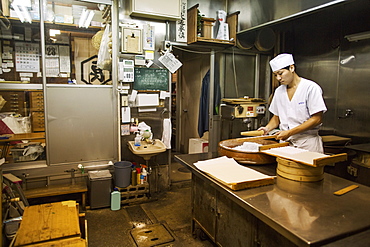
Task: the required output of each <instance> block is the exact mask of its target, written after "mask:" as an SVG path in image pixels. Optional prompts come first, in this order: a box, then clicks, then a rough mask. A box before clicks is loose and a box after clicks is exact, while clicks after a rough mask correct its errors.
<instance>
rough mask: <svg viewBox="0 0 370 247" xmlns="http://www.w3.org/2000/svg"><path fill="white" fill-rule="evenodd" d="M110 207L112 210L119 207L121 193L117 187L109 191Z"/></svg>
mask: <svg viewBox="0 0 370 247" xmlns="http://www.w3.org/2000/svg"><path fill="white" fill-rule="evenodd" d="M110 209H111V210H113V211H115V210H120V209H121V193H120V192H119V191H118V189H117V188H114V191H112V192H111V197H110Z"/></svg>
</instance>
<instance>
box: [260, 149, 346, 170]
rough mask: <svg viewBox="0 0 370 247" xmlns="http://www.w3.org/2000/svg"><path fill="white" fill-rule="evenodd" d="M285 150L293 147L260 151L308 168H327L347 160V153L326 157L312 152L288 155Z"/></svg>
mask: <svg viewBox="0 0 370 247" xmlns="http://www.w3.org/2000/svg"><path fill="white" fill-rule="evenodd" d="M263 148H266V147H263ZM284 148H292V147H282V148H271V149H266V150H262V149H260V151H261V152H262V153H265V154H268V155H272V156H276V157H281V158H285V159H289V160H292V161H295V162H298V163H301V164H305V165H308V166H313V167H318V166H325V165H328V164H333V163H337V162H341V161H346V160H347V153H342V154H335V155H326V154H321V153H317V152H310V151H305V152H300V153H288V152H284Z"/></svg>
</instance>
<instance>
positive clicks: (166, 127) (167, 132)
mask: <svg viewBox="0 0 370 247" xmlns="http://www.w3.org/2000/svg"><path fill="white" fill-rule="evenodd" d="M171 136H172V124H171V119H169V118H165V119H163V133H162V142H163V143H164V145H166V147H167V149H171Z"/></svg>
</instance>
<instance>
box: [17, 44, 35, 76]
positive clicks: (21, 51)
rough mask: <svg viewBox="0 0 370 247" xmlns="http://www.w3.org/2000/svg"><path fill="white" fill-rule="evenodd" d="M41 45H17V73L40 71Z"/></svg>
mask: <svg viewBox="0 0 370 247" xmlns="http://www.w3.org/2000/svg"><path fill="white" fill-rule="evenodd" d="M39 54H40V48H39V44H34V43H25V42H16V43H15V69H16V71H17V72H39V71H40V58H39Z"/></svg>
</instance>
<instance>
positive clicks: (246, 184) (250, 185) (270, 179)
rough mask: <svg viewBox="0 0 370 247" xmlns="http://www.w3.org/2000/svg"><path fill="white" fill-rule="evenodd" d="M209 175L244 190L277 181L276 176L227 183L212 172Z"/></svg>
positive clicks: (236, 188) (233, 187)
mask: <svg viewBox="0 0 370 247" xmlns="http://www.w3.org/2000/svg"><path fill="white" fill-rule="evenodd" d="M207 175H208V176H210V177H212V178H213V179H214V180H216V181H217V182H219V183H221V184H222V185H224V186H226V187H228V188H230V189H232V190H243V189H249V188H256V187H261V186H266V185H270V184H274V183H275V177H268V178H263V179H259V180H253V181H244V182H238V183H226V182H224V181H222V180H220V179H218V178H216V177H214V176H212V175H211V174H209V173H207Z"/></svg>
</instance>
